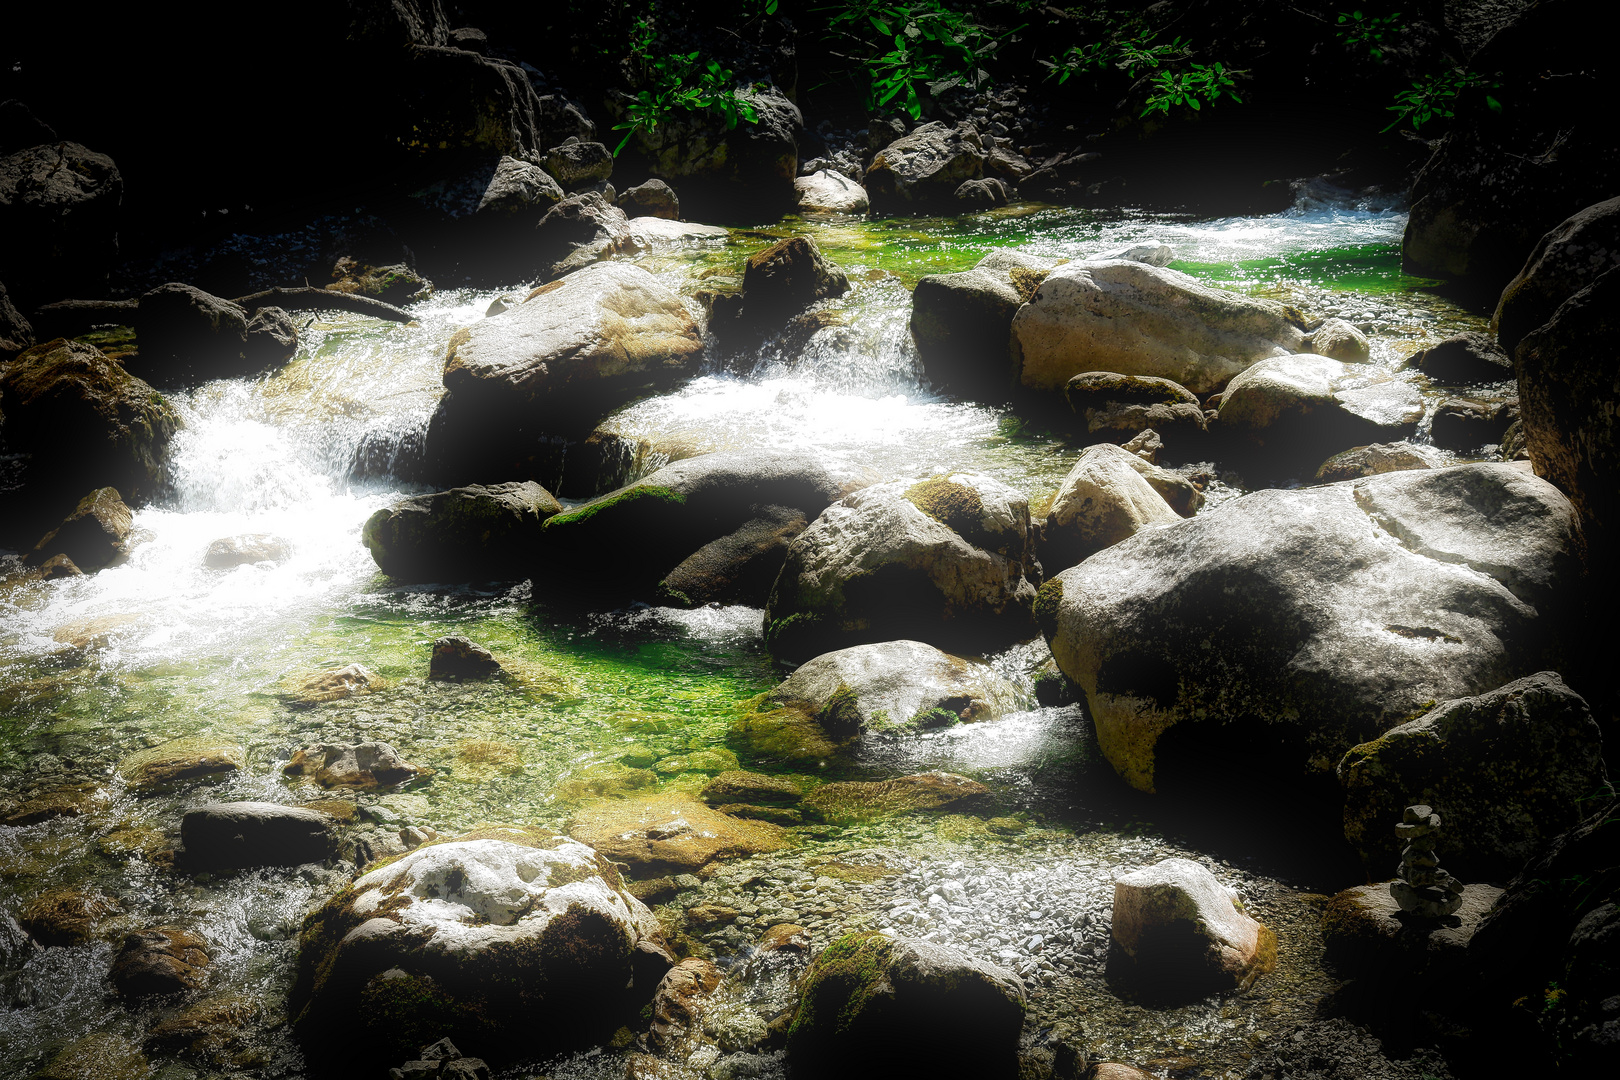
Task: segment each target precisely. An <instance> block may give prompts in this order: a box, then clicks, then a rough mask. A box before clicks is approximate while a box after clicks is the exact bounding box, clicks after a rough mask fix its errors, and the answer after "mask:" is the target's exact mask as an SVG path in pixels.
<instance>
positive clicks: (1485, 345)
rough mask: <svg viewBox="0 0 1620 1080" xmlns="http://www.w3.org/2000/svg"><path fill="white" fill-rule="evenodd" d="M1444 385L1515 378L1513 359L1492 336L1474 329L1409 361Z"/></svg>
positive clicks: (1433, 379)
mask: <svg viewBox="0 0 1620 1080" xmlns="http://www.w3.org/2000/svg"><path fill="white" fill-rule="evenodd" d="M1407 364H1408V365H1409V366H1411V367H1415V368H1417V369H1418V370H1419V371H1421V372H1423V374H1425V375H1427V376H1428V377H1429V381H1430V382H1435V383H1439V384H1440V385H1441V386H1464V385H1467V384H1469V383H1493V382H1502V381H1504V380H1507V379H1511V378H1513V358H1512V357H1511V356H1509V355H1508V353H1507V351H1506V350H1505V349H1503V348H1502V346H1500V345H1498V344H1497V343H1496V339H1494V338H1492V337H1491V335H1489V334H1481V333H1479V332H1478V331H1476V330H1470V331H1469V332H1467V333H1466V334H1456V335H1454V336H1452V337H1448V338H1446V339H1445V340H1444V341H1442V342H1440V344H1438V345H1434V346H1431V347H1429V348H1427V349H1424V350H1423V351H1422V352H1419V353H1416V354H1414V355H1413V357H1412V358H1411V359H1410V360H1408V361H1407Z"/></svg>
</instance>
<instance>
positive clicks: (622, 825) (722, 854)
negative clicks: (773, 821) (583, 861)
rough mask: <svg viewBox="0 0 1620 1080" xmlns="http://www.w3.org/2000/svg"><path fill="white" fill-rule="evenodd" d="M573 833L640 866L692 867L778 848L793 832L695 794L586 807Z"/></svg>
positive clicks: (572, 824)
mask: <svg viewBox="0 0 1620 1080" xmlns="http://www.w3.org/2000/svg"><path fill="white" fill-rule="evenodd" d="M568 835H570V836H572V837H573V838H574V839H576V840H579V841H582V842H583V843H586V844H589V845H590V846H592V847H594V848H595V849H596V850H597V851H599V852H601V853H602V854H603V855H605V856H607V857H608V858H610V859H616V860H618V861H619V862H623V863H628V864H629V865H630V866H631V867H633V868H635V869H636V870H638V871H641V872H652V873H689V872H691V871H693V870H697V869H699V868H701V867H703V866H706V865H707V864H709V863H711V862H714V861H716V860H721V859H734V858H739V857H741V856H744V855H756V854H761V853H764V852H768V851H778V850H780V849H781V848H784V847H787V846H788V845H789V844H790V843H791V840H790V838H789V837H788V834H787V833H786V832H784V831H783V830H782V829H781V828H779V827H777V826H775V825H769V824H766V823H764V822H758V821H739V820H737V819H736V818H734V817H729V816H727V815H725V814H722V813H720V812H719V811H717V810H713V809H710V808H709V807H707V806H705V805H703V803H701V802H699V801H698V800H696V799H694V798H692V797H691V796H690V795H682V794H675V793H671V794H667V795H656V794H654V795H634V796H631V797H629V798H625V799H614V800H606V801H603V802H598V803H593V804H591V805H588V806H585V807H582V808H581V809H580V811H579V812H578V813H577V814H575V815H574V818H573V820H572V821H571V822H570V823H569V827H568Z"/></svg>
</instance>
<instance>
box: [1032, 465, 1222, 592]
mask: <svg viewBox="0 0 1620 1080" xmlns="http://www.w3.org/2000/svg"><path fill="white" fill-rule="evenodd" d="M1139 465H1143V466H1147V467H1148V468H1152V466H1151V465H1147V462H1145V461H1143V460H1142V459H1141V458H1139V457H1137V456H1136V455H1135V454H1132V453H1131V452H1130V451H1128V450H1125V449H1123V448H1121V447H1118V446H1114V445H1113V444H1111V443H1099V444H1098V445H1096V446H1092V447H1088V448H1087V449H1086V450H1085V451H1083V452H1082V453H1081V454H1080V459H1079V460H1078V461H1076V462H1075V464H1074V468H1072V469H1070V470H1069V475H1067V476H1065V477H1064V478H1063V484H1062V486H1061V487H1059V488H1058V493H1057V497H1056V498H1055V499H1053V500H1052V510H1051V512H1050V513H1049V514H1048V515H1047V517H1046V521H1045V523H1044V524H1042V526H1041V534H1040V535H1041V563H1042V565H1043V566H1044V567H1047V568H1049V569H1051V570H1052V571H1054V572H1056V571H1057V570H1058V569H1059V568H1064V567H1069V566H1073V565H1074V564H1075V563H1077V562H1079V561H1080V560H1082V559H1084V558H1086V557H1088V556H1090V555H1094V554H1096V553H1097V552H1099V551H1101V550H1102V549H1103V548H1106V547H1111V546H1112V545H1114V544H1117V543H1119V542H1120V541H1121V540H1124V539H1126V538H1127V537H1130V536H1134V535H1135V534H1136V533H1137V532H1139V531H1140V530H1142V529H1144V528H1151V527H1162V526H1165V525H1174V524H1176V523H1177V522H1179V521H1180V520H1181V515H1179V514H1177V513H1176V512H1175V511H1174V510H1172V509H1170V504H1169V503H1167V502H1165V501H1164V499H1163V497H1161V496H1160V495H1159V493H1158V492H1157V491H1155V490H1154V489H1153V487H1152V485H1150V484H1149V483H1148V481H1147V479H1146V478H1145V477H1143V476H1142V474H1141V473H1140V472H1139V471H1138V468H1137V467H1138V466H1139ZM1188 486H1189V487H1191V485H1190V484H1189V485H1188Z"/></svg>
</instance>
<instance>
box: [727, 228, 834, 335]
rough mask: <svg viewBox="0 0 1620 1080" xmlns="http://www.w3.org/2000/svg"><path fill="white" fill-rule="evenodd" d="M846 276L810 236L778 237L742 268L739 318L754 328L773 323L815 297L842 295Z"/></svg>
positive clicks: (750, 258) (796, 310)
mask: <svg viewBox="0 0 1620 1080" xmlns="http://www.w3.org/2000/svg"><path fill="white" fill-rule="evenodd" d="M847 291H849V278H848V277H847V276H846V275H845V274H844V272H843V271H842V270H840V269H838V267H837V266H835V265H834V264H833V262H832V261H831V260H830V259H828V258H827V257H826V256H824V255H822V253H821V248H820V247H818V246H817V245H816V242H815V240H814V239H813V238H811V237H808V236H793V237H789V238H788V239H786V240H778V241H777V242H776V243H774V244H772V245H771V246H770V247H768V248H766V249H765V250H764V251H761V252H760V253H759V254H757V255H753V256H750V257H749V259H748V262H747V264H746V265H745V266H744V268H743V307H742V318H743V319H744V320H745V321H747V322H749V323H752V324H753V325H755V326H758V327H762V328H763V327H767V326H772V325H775V324H776V323H779V322H781V321H783V320H785V319H786V318H788V317H789V316H790V315H793V314H795V313H797V312H799V311H802V310H803V309H804V308H806V307H809V306H810V305H811V304H813V303H815V302H816V301H817V300H824V299H827V298H828V297H832V296H842V295H843V294H844V293H845V292H847Z"/></svg>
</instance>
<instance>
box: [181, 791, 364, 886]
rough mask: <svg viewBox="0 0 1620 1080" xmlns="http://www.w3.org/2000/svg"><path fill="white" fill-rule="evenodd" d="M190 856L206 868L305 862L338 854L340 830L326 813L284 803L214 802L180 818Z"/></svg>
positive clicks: (187, 857)
mask: <svg viewBox="0 0 1620 1080" xmlns="http://www.w3.org/2000/svg"><path fill="white" fill-rule="evenodd" d="M180 839H181V842H182V843H184V844H185V861H186V864H187V865H188V866H191V867H195V868H197V869H200V870H240V869H244V868H247V867H254V866H299V865H302V864H303V863H312V862H325V861H326V860H328V859H330V858H332V857H333V856H334V855H336V854H337V830H336V828H335V827H334V825H333V823H332V819H331V818H330V817H327V816H326V815H325V814H320V813H316V812H315V811H314V810H306V809H304V808H303V807H300V806H282V805H281V804H279V803H266V802H232V803H209V804H208V805H206V806H203V807H200V808H199V809H196V810H191V811H188V812H187V814H186V816H185V817H184V818H183V819H182V820H181V822H180Z"/></svg>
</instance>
